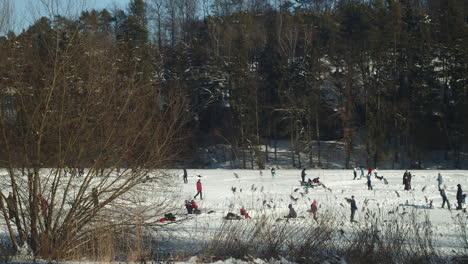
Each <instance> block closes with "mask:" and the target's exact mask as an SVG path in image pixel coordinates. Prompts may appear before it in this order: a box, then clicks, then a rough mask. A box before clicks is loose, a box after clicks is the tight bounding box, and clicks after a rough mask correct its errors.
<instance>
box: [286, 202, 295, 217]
mask: <svg viewBox="0 0 468 264" xmlns="http://www.w3.org/2000/svg"><path fill="white" fill-rule="evenodd" d="M288 208H289V214H288V215H287V216H285V217H286V218H296V217H297V213H296V210H294V208H293V206H292V204H289V205H288Z"/></svg>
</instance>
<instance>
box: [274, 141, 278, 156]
mask: <svg viewBox="0 0 468 264" xmlns="http://www.w3.org/2000/svg"><path fill="white" fill-rule="evenodd" d="M274 148H275V161H278V141H277V140H276V138H275V140H274Z"/></svg>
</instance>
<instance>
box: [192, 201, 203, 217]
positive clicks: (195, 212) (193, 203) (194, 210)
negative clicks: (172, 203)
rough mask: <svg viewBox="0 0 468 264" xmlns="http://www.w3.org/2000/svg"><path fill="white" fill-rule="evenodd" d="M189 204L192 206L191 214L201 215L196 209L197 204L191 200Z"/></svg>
mask: <svg viewBox="0 0 468 264" xmlns="http://www.w3.org/2000/svg"><path fill="white" fill-rule="evenodd" d="M191 204H192V208H193V210H192V212H193V213H194V214H201V211H200V210H199V209H198V204H197V202H195V200H192V202H191Z"/></svg>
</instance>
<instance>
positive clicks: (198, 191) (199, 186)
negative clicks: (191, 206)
mask: <svg viewBox="0 0 468 264" xmlns="http://www.w3.org/2000/svg"><path fill="white" fill-rule="evenodd" d="M198 195H200V199H201V200H203V193H202V184H201V180H200V179H198V181H197V194H196V195H195V196H194V197H193V199H195V198H197V196H198Z"/></svg>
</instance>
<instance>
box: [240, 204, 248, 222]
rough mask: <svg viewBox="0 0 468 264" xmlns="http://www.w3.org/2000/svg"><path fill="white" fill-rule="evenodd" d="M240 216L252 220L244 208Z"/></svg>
mask: <svg viewBox="0 0 468 264" xmlns="http://www.w3.org/2000/svg"><path fill="white" fill-rule="evenodd" d="M240 214H241V215H242V216H243V217H245V219H250V216H249V213H247V210H245V208H244V206H242V208H241V209H240Z"/></svg>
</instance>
